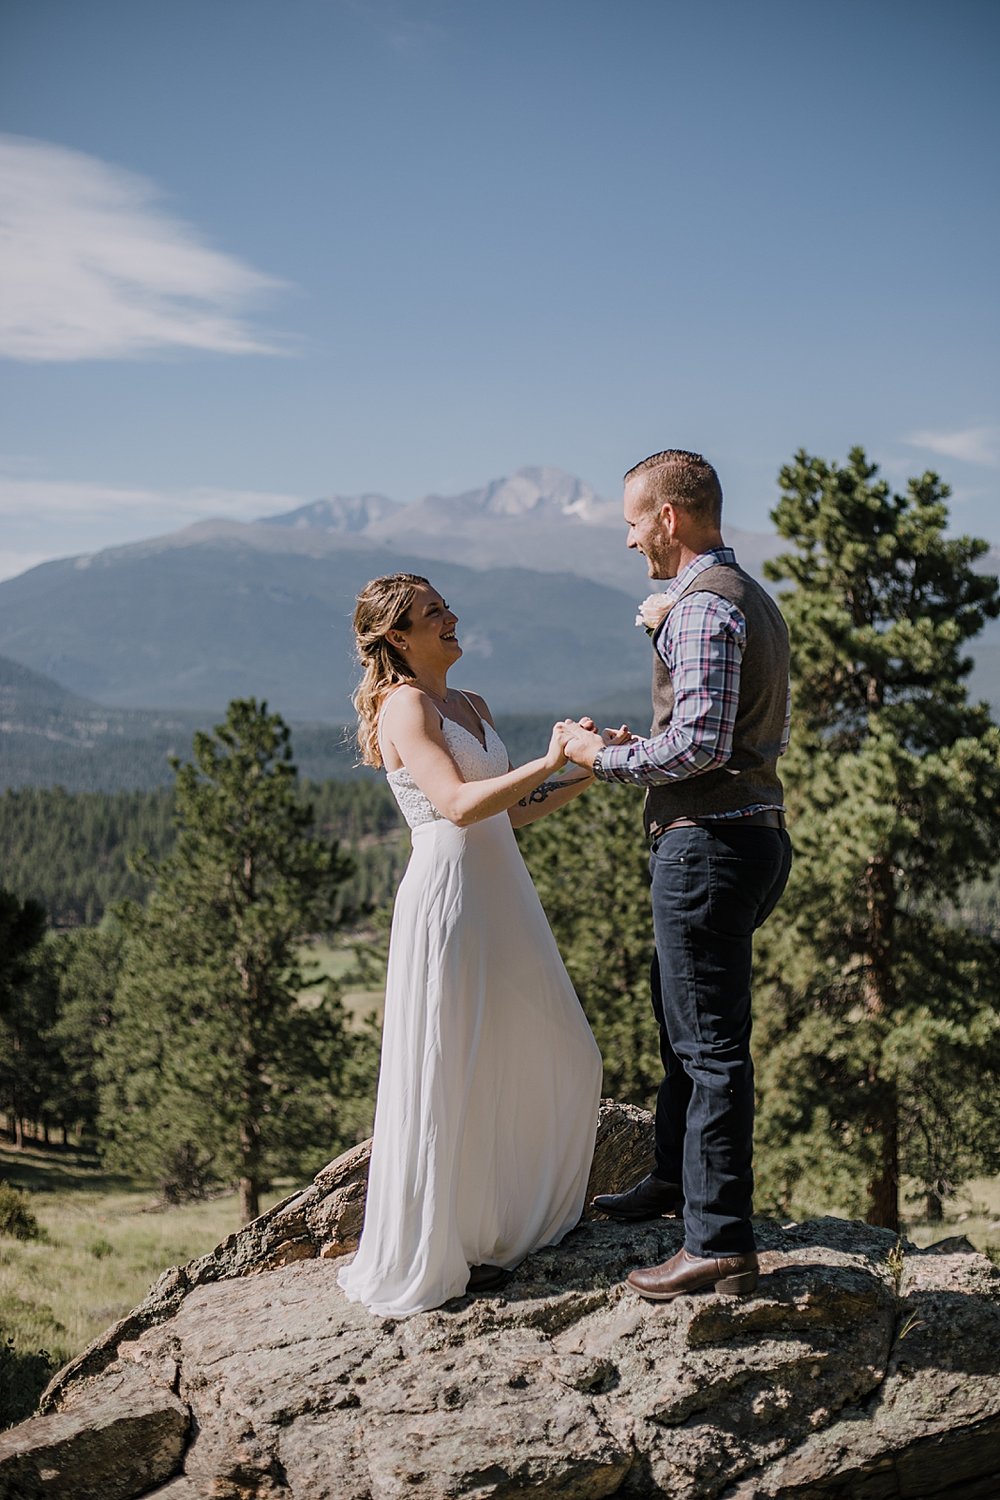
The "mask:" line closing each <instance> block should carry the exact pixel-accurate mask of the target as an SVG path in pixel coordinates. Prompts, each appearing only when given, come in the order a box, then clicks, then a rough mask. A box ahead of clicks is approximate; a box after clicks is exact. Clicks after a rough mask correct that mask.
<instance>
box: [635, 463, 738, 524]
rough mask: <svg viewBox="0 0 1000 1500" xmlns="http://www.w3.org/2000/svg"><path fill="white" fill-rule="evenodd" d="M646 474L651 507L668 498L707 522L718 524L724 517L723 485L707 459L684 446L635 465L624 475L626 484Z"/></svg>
mask: <svg viewBox="0 0 1000 1500" xmlns="http://www.w3.org/2000/svg"><path fill="white" fill-rule="evenodd" d="M640 474H644V475H646V476H647V477H648V486H649V487H648V490H647V497H648V500H649V503H650V505H651V506H653V505H656V506H660V505H663V504H665V503H666V502H667V501H669V502H670V504H671V505H677V506H679V507H680V508H681V509H682V510H685V511H687V512H688V514H689V515H692V516H695V517H697V519H698V520H699V521H704V522H706V524H711V525H715V526H718V525H719V523H720V521H721V520H722V485H721V484H720V483H719V476H718V474H717V473H716V472H715V470H714V469H713V468H712V465H711V464H710V463H709V461H708V459H707V458H702V456H701V454H700V453H688V451H687V450H686V449H685V448H664V450H663V452H662V453H651V454H650V455H649V457H648V458H644V459H643V460H642V462H641V463H638V464H635V465H634V466H633V467H632V468H631V469H629V471H628V473H627V474H626V475H625V483H626V484H628V482H629V480H630V479H635V478H636V477H637V476H638V475H640Z"/></svg>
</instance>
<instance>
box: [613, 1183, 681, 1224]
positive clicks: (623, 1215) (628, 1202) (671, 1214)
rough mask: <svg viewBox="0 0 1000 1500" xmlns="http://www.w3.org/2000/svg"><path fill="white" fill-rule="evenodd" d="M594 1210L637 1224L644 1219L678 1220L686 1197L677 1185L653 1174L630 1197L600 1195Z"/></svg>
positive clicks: (636, 1186) (624, 1195) (630, 1193)
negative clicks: (663, 1180)
mask: <svg viewBox="0 0 1000 1500" xmlns="http://www.w3.org/2000/svg"><path fill="white" fill-rule="evenodd" d="M594 1207H595V1208H596V1209H597V1211H598V1212H599V1213H602V1214H607V1216H608V1218H609V1219H622V1220H624V1221H625V1222H627V1223H637V1222H638V1221H639V1220H640V1219H664V1218H666V1219H676V1218H679V1217H680V1215H681V1214H682V1213H683V1211H684V1193H683V1192H682V1190H681V1188H680V1187H679V1186H678V1185H677V1183H676V1182H662V1181H661V1180H660V1178H659V1177H654V1176H653V1175H652V1173H650V1175H649V1176H648V1177H644V1178H643V1179H642V1181H641V1182H637V1183H636V1185H635V1187H633V1188H629V1190H628V1192H626V1193H598V1195H597V1197H596V1198H595V1199H594Z"/></svg>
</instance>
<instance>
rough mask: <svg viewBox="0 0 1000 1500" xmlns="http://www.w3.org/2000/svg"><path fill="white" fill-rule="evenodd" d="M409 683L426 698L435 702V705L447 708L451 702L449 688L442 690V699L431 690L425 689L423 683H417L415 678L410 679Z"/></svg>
mask: <svg viewBox="0 0 1000 1500" xmlns="http://www.w3.org/2000/svg"><path fill="white" fill-rule="evenodd" d="M410 681H411V682H412V684H413V686H414V687H415V688H419V689H420V691H421V692H422V693H426V694H427V696H428V698H433V699H434V700H435V702H436V703H440V704H441V705H442V707H445V708H446V707H447V706H448V704H449V703H450V702H451V689H450V688H445V690H444V697H443V698H442V696H441V694H440V693H436V692H435V691H434V689H433V688H429V687H426V686H425V685H424V683H422V682H418V681H417V679H416V678H415V677H411V678H410Z"/></svg>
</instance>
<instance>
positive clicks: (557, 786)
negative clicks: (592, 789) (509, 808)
mask: <svg viewBox="0 0 1000 1500" xmlns="http://www.w3.org/2000/svg"><path fill="white" fill-rule="evenodd" d="M589 780H590V778H589V776H574V777H573V778H572V780H571V781H543V782H542V784H541V786H536V787H535V790H534V791H533V792H529V793H528V795H527V797H522V798H521V800H520V802H519V803H518V804H517V805H518V807H527V806H529V804H530V803H532V802H544V801H546V799H547V798H549V797H551V795H552V793H553V792H558V791H561V789H562V788H563V787H564V786H576V785H577V783H578V782H580V781H589Z"/></svg>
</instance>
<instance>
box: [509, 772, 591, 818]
mask: <svg viewBox="0 0 1000 1500" xmlns="http://www.w3.org/2000/svg"><path fill="white" fill-rule="evenodd" d="M577 770H578V771H579V772H580V774H579V775H577V776H567V777H565V778H563V777H562V776H560V777H559V778H558V780H553V781H543V782H542V784H541V786H536V787H535V790H534V791H533V792H529V793H528V795H527V796H526V797H521V798H519V799H518V801H517V803H516V805H515V806H514V807H512V808H511V810H510V814H509V816H510V821H511V823H512V824H513V825H514V827H515V828H523V827H524V825H525V824H526V823H537V821H538V819H539V818H544V817H545V815H546V813H551V812H556V811H558V809H559V808H560V807H565V806H566V803H567V802H572V801H573V798H574V797H579V795H580V793H581V792H585V791H586V790H587V788H588V786H593V785H594V777H593V775H592V774H591V773H590V772H589V771H580V768H579V767H577Z"/></svg>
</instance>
